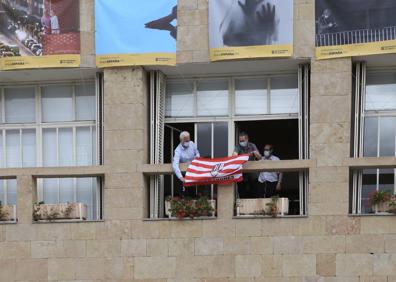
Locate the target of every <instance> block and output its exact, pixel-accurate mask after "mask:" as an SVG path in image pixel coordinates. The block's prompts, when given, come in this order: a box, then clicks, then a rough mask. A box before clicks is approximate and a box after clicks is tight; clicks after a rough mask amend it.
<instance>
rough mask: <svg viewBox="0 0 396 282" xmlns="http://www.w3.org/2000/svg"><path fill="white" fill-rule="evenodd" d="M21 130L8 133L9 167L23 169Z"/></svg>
mask: <svg viewBox="0 0 396 282" xmlns="http://www.w3.org/2000/svg"><path fill="white" fill-rule="evenodd" d="M19 137H20V135H19V130H7V131H6V148H7V167H21V153H20V150H19V149H20V146H19V145H20V140H19Z"/></svg>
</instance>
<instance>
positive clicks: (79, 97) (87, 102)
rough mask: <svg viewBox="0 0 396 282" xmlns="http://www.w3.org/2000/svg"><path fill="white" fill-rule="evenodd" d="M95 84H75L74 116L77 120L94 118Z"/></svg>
mask: <svg viewBox="0 0 396 282" xmlns="http://www.w3.org/2000/svg"><path fill="white" fill-rule="evenodd" d="M95 102H96V101H95V84H93V83H92V84H82V85H77V86H76V118H77V120H95V116H96V103H95Z"/></svg>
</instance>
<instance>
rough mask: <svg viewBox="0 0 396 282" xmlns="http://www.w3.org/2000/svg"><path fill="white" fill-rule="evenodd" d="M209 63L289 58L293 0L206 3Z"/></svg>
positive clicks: (216, 1) (225, 0)
mask: <svg viewBox="0 0 396 282" xmlns="http://www.w3.org/2000/svg"><path fill="white" fill-rule="evenodd" d="M209 47H210V59H211V61H220V60H233V59H245V58H266V57H290V56H292V55H293V0H209Z"/></svg>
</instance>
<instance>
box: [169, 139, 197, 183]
mask: <svg viewBox="0 0 396 282" xmlns="http://www.w3.org/2000/svg"><path fill="white" fill-rule="evenodd" d="M199 156H200V155H199V151H198V149H197V146H196V145H195V143H194V142H192V141H191V140H190V133H188V132H187V131H183V132H182V133H180V144H179V145H178V146H177V147H176V149H175V153H174V156H173V162H172V167H173V171H174V173H175V174H176V176H177V178H179V180H180V181H181V182H183V183H184V177H183V175H182V173H181V171H180V167H179V164H180V163H191V162H192V161H193V160H194V159H195V158H199Z"/></svg>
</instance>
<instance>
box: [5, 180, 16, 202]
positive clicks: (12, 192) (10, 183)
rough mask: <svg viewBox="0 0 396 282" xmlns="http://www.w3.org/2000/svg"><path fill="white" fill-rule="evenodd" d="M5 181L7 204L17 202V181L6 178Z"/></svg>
mask: <svg viewBox="0 0 396 282" xmlns="http://www.w3.org/2000/svg"><path fill="white" fill-rule="evenodd" d="M6 182H7V204H8V205H16V203H17V182H16V179H10V180H6Z"/></svg>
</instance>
